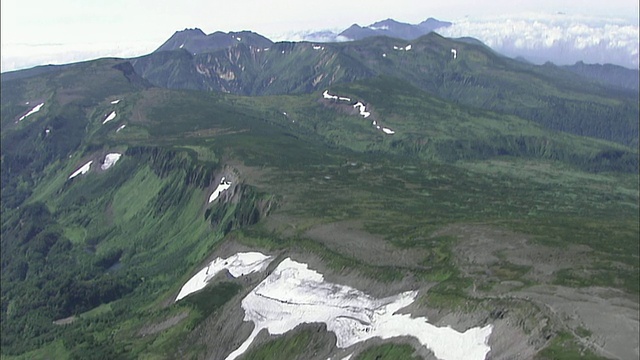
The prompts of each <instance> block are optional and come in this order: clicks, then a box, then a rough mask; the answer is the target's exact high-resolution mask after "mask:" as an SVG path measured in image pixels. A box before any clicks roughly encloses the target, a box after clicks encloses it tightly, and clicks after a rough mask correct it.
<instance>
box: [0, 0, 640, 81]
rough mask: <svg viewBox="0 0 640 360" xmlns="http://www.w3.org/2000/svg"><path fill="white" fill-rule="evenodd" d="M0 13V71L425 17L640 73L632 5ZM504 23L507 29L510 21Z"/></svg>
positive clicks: (58, 6)
mask: <svg viewBox="0 0 640 360" xmlns="http://www.w3.org/2000/svg"><path fill="white" fill-rule="evenodd" d="M0 6H1V12H0V14H1V16H2V18H1V22H0V25H1V32H0V34H1V46H2V48H1V51H0V54H1V59H2V63H1V71H2V72H6V71H11V70H17V69H23V68H29V67H33V66H37V65H43V64H50V63H52V64H64V63H70V62H77V61H83V60H89V59H95V58H100V57H125V58H126V57H135V56H140V55H145V54H148V53H150V52H152V51H153V50H155V49H156V48H158V47H159V46H160V45H161V44H162V43H163V42H164V41H165V40H166V39H168V38H169V37H170V36H171V35H172V34H173V33H174V32H175V31H178V30H182V29H185V28H194V27H198V28H200V29H202V30H203V31H204V32H205V33H207V34H208V33H212V32H215V31H225V32H226V31H240V30H251V31H255V32H257V33H260V34H262V35H264V36H267V37H268V38H270V39H271V40H274V41H279V40H300V39H301V38H304V34H309V33H311V32H312V31H320V30H327V29H329V30H334V31H340V30H343V29H346V28H347V27H349V26H350V25H351V24H353V23H357V24H359V25H362V26H365V25H369V24H371V23H373V22H376V21H380V20H384V19H387V18H392V19H395V20H397V21H401V22H407V23H414V24H415V23H419V22H421V21H424V20H425V19H427V18H429V17H433V18H436V19H439V20H443V21H451V22H453V23H454V27H452V28H451V29H449V30H448V31H446V32H443V35H445V36H452V37H459V36H471V37H476V38H478V39H480V40H481V41H483V42H485V43H487V44H488V45H490V46H496V45H500V44H503V43H510V44H512V45H514V46H515V45H517V44H522V45H523V47H525V48H528V49H529V50H530V52H533V51H538V50H539V49H537V48H535V46H534V49H533V50H531V48H532V46H533V45H536V44H537V45H542V46H544V45H545V41H546V42H549V34H551V36H552V39H555V40H557V41H565V40H566V41H568V42H567V44H569V45H570V44H571V42H572V41H573V43H575V44H578V46H591V45H593V44H596V45H598V44H600V45H601V47H604V49H606V50H607V51H608V52H614V53H615V52H616V51H617V53H616V54H615V55H616V58H624V59H622V60H620V61H617V62H615V63H617V64H619V65H623V66H627V67H635V68H637V67H638V33H639V30H638V28H639V27H638V3H637V1H635V0H632V1H630V0H612V1H609V2H606V3H603V2H596V1H590V2H583V1H577V0H571V1H566V2H563V3H562V4H558V3H557V2H555V1H550V0H542V1H517V2H514V1H509V0H497V1H493V2H491V3H489V4H485V5H482V6H478V5H477V4H476V2H472V1H471V0H457V1H449V2H442V3H437V4H434V3H426V2H418V3H416V2H415V1H412V0H398V1H395V2H393V3H388V2H383V1H364V0H356V1H350V2H345V3H343V4H341V5H340V6H339V7H337V6H333V5H331V6H329V5H325V4H324V3H322V2H308V1H306V2H288V1H286V0H276V1H271V2H261V1H257V0H239V1H236V2H233V3H230V2H228V3H216V4H212V3H211V2H207V1H205V0H195V1H192V2H189V3H188V4H187V5H184V4H183V3H180V2H176V1H168V0H160V1H151V0H141V1H136V2H127V1H124V0H113V1H108V2H107V1H97V2H83V1H78V0H61V1H59V2H55V3H54V2H47V1H43V0H33V1H31V2H28V3H25V2H22V1H20V0H4V1H2V2H1V3H0ZM505 19H512V22H511V23H509V24H507V22H506V21H505ZM514 24H516V25H517V26H516V25H514ZM506 25H509V26H511V27H510V28H507V27H505V26H506ZM566 38H569V40H567V39H566ZM532 44H533V45H532ZM567 46H568V45H567ZM591 52H595V53H598V52H600V49H595V50H591ZM507 55H510V56H515V55H518V54H517V52H516V53H513V54H507ZM599 55H602V54H599ZM531 60H535V59H531ZM571 62H575V61H573V59H571ZM587 62H588V61H587Z"/></svg>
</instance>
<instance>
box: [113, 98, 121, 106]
mask: <svg viewBox="0 0 640 360" xmlns="http://www.w3.org/2000/svg"><path fill="white" fill-rule="evenodd" d="M120 100H121V99H118V100H113V101H112V102H111V105H116V104H117V103H119V102H120Z"/></svg>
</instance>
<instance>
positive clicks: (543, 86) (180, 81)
mask: <svg viewBox="0 0 640 360" xmlns="http://www.w3.org/2000/svg"><path fill="white" fill-rule="evenodd" d="M132 64H133V66H134V68H135V70H136V72H137V73H139V74H140V75H141V76H142V77H143V78H145V79H147V80H148V81H150V82H151V83H152V84H154V85H156V86H161V87H166V88H173V89H192V90H206V91H220V92H229V93H234V94H240V95H277V94H291V93H310V92H313V91H318V90H322V89H326V88H327V87H329V86H331V85H335V84H339V83H349V82H354V81H358V80H364V79H370V78H374V77H377V76H389V77H393V78H397V79H401V80H404V81H407V82H409V83H410V84H412V85H413V86H416V87H417V88H420V89H421V90H424V91H427V92H429V93H430V94H433V95H436V96H438V97H440V98H441V99H446V100H448V101H453V102H456V103H459V104H463V105H466V106H471V107H477V108H483V109H487V110H492V111H497V112H501V113H507V114H512V115H516V116H519V117H521V118H524V119H528V120H531V121H535V122H537V123H539V124H541V125H543V126H545V127H547V128H549V129H553V130H560V131H565V132H570V133H574V134H577V135H583V136H591V137H596V138H601V139H606V140H612V141H616V142H619V143H623V144H627V145H637V141H638V140H637V139H638V122H637V111H638V103H637V93H632V92H631V91H628V92H624V93H623V94H621V95H620V96H621V98H624V99H625V101H624V104H623V103H617V102H611V101H608V100H604V99H606V98H610V97H611V96H612V95H611V92H612V87H611V86H610V85H605V84H596V83H593V82H592V81H590V80H586V79H585V78H584V77H581V76H578V75H576V74H573V73H571V72H569V71H567V70H565V69H563V68H560V67H557V66H554V65H551V66H548V65H543V66H540V65H532V64H526V63H522V62H520V61H517V60H513V59H509V58H506V57H504V56H501V55H499V54H497V53H496V52H494V51H493V50H491V49H490V48H488V47H487V46H485V45H483V44H479V43H478V42H476V41H471V40H469V39H464V40H462V41H457V40H453V39H447V38H444V37H442V36H440V35H438V34H436V33H431V34H428V35H425V36H422V37H420V38H418V39H415V40H413V41H408V40H398V39H394V38H390V37H382V36H379V37H370V38H366V39H364V40H359V41H350V42H342V43H323V44H320V43H309V42H298V43H295V42H279V43H274V44H273V45H272V46H270V47H269V49H268V50H266V48H256V47H250V46H247V45H245V44H243V43H238V44H236V45H234V46H232V47H229V48H225V49H219V50H216V51H213V52H210V53H207V54H196V55H193V54H192V53H187V52H185V51H172V52H166V51H165V52H156V53H153V54H150V55H148V56H143V57H140V58H137V59H133V60H132ZM551 89H552V90H551ZM616 104H618V105H616ZM603 118H610V119H616V121H615V122H611V123H608V124H606V125H605V124H604V123H603V122H602V119H603Z"/></svg>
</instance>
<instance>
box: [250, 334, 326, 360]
mask: <svg viewBox="0 0 640 360" xmlns="http://www.w3.org/2000/svg"><path fill="white" fill-rule="evenodd" d="M320 331H322V332H323V333H325V334H326V330H310V329H305V330H300V331H293V332H290V333H287V334H285V335H283V336H281V337H278V338H277V339H275V340H271V341H269V342H267V343H265V344H263V345H261V346H259V347H257V348H255V349H253V350H250V351H248V352H247V353H246V354H245V355H244V356H243V357H242V359H260V360H270V359H273V360H277V359H300V360H302V359H308V358H309V357H311V356H314V357H317V356H319V355H321V354H328V351H327V350H328V349H327V347H328V346H331V345H332V344H331V343H330V342H329V341H328V339H326V335H325V336H324V338H323V337H320V336H319V332H320ZM334 341H335V340H334Z"/></svg>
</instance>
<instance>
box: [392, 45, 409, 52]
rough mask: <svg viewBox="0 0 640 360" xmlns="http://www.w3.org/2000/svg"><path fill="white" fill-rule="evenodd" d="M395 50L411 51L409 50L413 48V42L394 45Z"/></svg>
mask: <svg viewBox="0 0 640 360" xmlns="http://www.w3.org/2000/svg"><path fill="white" fill-rule="evenodd" d="M393 50H399V51H409V50H411V44H409V45H407V46H405V47H399V46H394V47H393Z"/></svg>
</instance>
